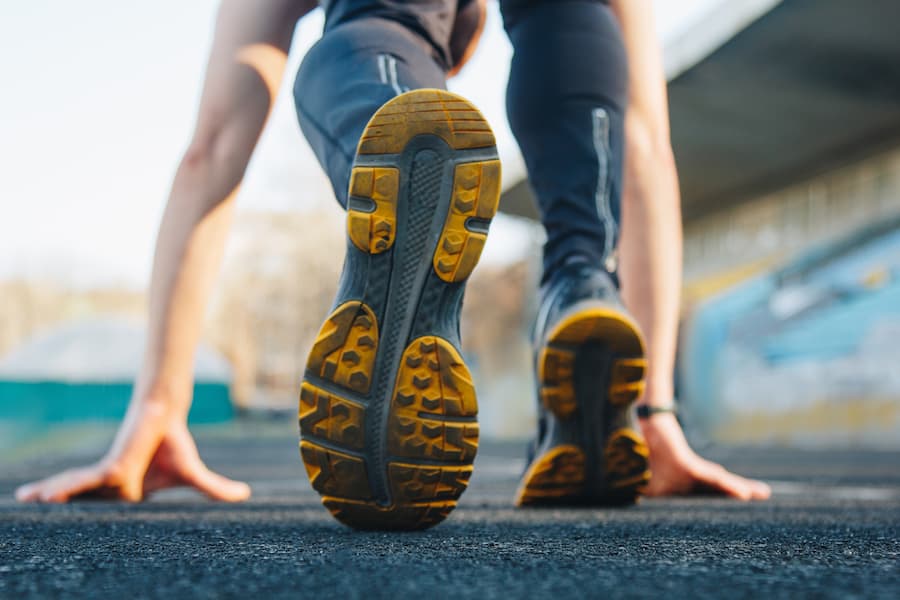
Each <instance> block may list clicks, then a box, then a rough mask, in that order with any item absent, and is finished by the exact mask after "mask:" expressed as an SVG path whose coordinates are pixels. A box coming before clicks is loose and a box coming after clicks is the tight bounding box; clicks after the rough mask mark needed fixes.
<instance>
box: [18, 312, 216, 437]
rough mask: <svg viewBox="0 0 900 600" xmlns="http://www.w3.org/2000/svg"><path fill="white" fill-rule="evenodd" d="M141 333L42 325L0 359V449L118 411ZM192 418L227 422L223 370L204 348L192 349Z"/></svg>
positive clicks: (113, 326) (110, 417)
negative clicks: (43, 327) (0, 439)
mask: <svg viewBox="0 0 900 600" xmlns="http://www.w3.org/2000/svg"><path fill="white" fill-rule="evenodd" d="M145 344H146V331H145V330H144V329H143V328H142V327H140V326H139V325H136V324H135V323H133V322H132V321H128V320H124V319H122V318H114V317H103V318H94V319H83V320H76V321H71V322H67V323H65V324H62V325H59V326H54V327H50V328H49V329H47V330H45V331H43V332H41V333H39V334H37V335H35V336H33V337H32V338H30V339H29V340H28V341H26V342H25V343H23V344H21V345H19V346H17V347H16V348H15V349H14V350H13V351H12V352H10V353H8V354H6V355H5V356H4V357H3V358H2V360H0V432H2V437H3V444H2V445H3V446H6V445H10V444H11V443H14V442H15V441H16V440H20V439H25V438H27V437H28V436H29V435H31V434H32V433H34V432H38V431H42V430H44V429H45V428H47V427H49V426H52V425H57V424H61V423H70V424H71V423H78V422H96V421H112V422H116V421H118V420H120V419H121V418H122V417H123V416H124V415H125V409H126V407H127V406H128V402H129V400H130V399H131V392H132V389H133V386H134V381H135V378H136V377H137V375H138V372H139V371H140V367H141V360H142V358H143V354H144V346H145ZM194 377H195V384H194V390H193V393H194V396H193V404H192V406H191V413H190V421H191V422H192V423H215V422H221V421H227V420H228V419H230V418H231V416H232V413H233V410H232V403H231V399H230V392H229V389H230V385H231V369H230V367H229V365H228V363H227V362H226V361H225V359H224V358H222V356H221V355H219V354H218V353H217V352H216V351H215V350H213V349H211V348H210V347H209V346H208V345H205V344H203V345H201V346H200V347H199V348H198V349H197V354H196V359H195V365H194Z"/></svg>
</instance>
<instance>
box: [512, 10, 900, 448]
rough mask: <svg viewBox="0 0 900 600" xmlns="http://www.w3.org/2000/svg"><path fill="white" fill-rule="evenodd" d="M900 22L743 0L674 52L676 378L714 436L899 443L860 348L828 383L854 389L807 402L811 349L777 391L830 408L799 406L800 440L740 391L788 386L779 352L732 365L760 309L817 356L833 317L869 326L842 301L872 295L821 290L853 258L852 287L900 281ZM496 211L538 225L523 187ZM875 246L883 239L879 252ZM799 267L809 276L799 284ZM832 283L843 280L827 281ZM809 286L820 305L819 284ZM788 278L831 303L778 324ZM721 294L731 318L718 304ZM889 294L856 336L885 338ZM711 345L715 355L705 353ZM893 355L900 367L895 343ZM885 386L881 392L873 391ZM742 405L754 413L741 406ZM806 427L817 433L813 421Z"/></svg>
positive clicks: (891, 412) (895, 316)
mask: <svg viewBox="0 0 900 600" xmlns="http://www.w3.org/2000/svg"><path fill="white" fill-rule="evenodd" d="M897 23H900V3H897V2H895V1H893V0H860V1H858V2H844V1H842V0H732V1H728V2H721V3H720V4H719V5H717V6H716V7H715V8H714V9H713V10H711V12H710V13H709V14H707V15H706V17H705V18H703V19H701V20H700V21H698V22H696V23H695V24H694V25H693V26H692V27H690V28H688V29H687V30H686V31H685V32H684V33H683V35H681V36H680V37H678V38H677V39H674V40H672V41H671V42H670V43H669V44H667V46H666V48H665V54H666V69H667V75H668V76H669V80H670V82H669V97H670V111H671V119H672V142H673V147H674V150H675V154H676V159H677V162H678V168H679V174H680V178H681V191H682V198H683V207H682V208H683V213H684V229H685V277H686V286H685V307H686V325H685V327H684V328H683V338H684V339H683V345H682V350H683V352H682V354H681V368H680V377H679V384H680V388H681V392H682V396H683V398H684V400H685V402H686V403H687V404H689V408H691V407H692V408H693V409H694V411H693V412H695V413H696V414H698V415H701V418H699V419H698V422H700V423H701V424H702V425H703V426H704V427H703V429H704V430H705V432H706V433H707V434H709V435H712V436H714V437H724V438H727V439H728V440H730V441H742V442H748V441H749V442H753V441H763V440H771V439H774V438H778V439H780V440H783V441H787V442H798V441H800V442H802V443H808V442H810V440H812V442H813V443H815V441H816V440H822V441H824V443H834V442H835V441H836V440H840V442H841V443H844V444H863V445H871V444H878V445H883V444H888V445H890V444H894V445H896V444H898V443H900V442H898V441H897V440H900V382H897V381H894V382H893V383H890V382H891V381H892V380H891V378H890V377H887V376H886V375H887V374H886V373H882V372H881V371H879V370H877V369H875V370H874V371H873V370H872V369H868V372H870V376H869V378H868V379H866V377H863V376H860V375H859V374H860V373H861V372H866V368H865V367H866V365H864V364H862V362H860V361H863V357H865V356H869V355H870V354H869V353H871V351H872V348H868V349H867V347H865V344H864V343H862V342H859V344H857V345H856V346H854V347H848V348H847V352H846V353H845V354H844V355H842V357H841V360H844V361H845V363H846V361H849V363H847V364H844V367H843V368H844V371H845V372H851V373H855V374H856V375H855V378H853V381H852V382H851V383H847V382H846V381H844V382H841V381H837V382H833V383H834V386H832V388H834V387H836V388H840V387H841V386H842V385H843V386H844V388H845V389H844V392H843V393H837V392H834V390H833V389H831V388H830V391H828V392H827V393H824V392H823V393H819V394H817V395H815V397H810V394H807V393H804V390H803V389H802V388H803V386H804V385H805V382H808V380H809V373H816V372H829V371H832V372H833V371H834V369H833V367H834V365H833V364H832V363H830V362H828V361H829V360H830V359H826V358H825V357H823V356H820V355H814V354H815V353H812V354H810V355H809V356H805V358H804V357H803V356H801V357H800V359H799V362H798V361H796V360H795V361H793V362H792V366H791V367H790V368H789V369H788V370H787V372H786V373H787V375H785V373H784V372H781V373H780V374H779V375H778V377H777V378H778V381H780V382H781V386H782V387H781V388H780V389H781V392H782V394H783V395H786V396H788V397H793V398H797V399H798V400H797V402H798V403H800V404H803V403H806V404H805V405H807V406H811V407H814V408H810V409H809V410H810V411H813V414H815V415H818V416H817V417H816V418H812V417H811V416H810V415H809V414H806V413H804V414H799V413H797V414H795V418H793V422H794V424H793V425H792V426H791V427H792V428H793V429H792V431H796V435H788V434H787V433H785V432H784V431H781V433H778V434H772V433H771V432H769V431H768V429H769V428H768V426H767V425H766V424H769V425H771V424H772V423H773V422H775V421H777V420H778V419H779V418H780V417H779V416H778V414H775V412H773V411H776V409H775V408H773V407H772V406H766V405H765V403H764V402H762V401H760V402H759V403H757V402H753V401H752V396H753V394H749V397H748V394H747V393H743V392H739V390H745V391H746V389H749V387H748V386H749V385H750V383H751V381H750V380H749V379H745V377H751V373H752V377H754V378H757V379H758V378H759V377H763V378H765V377H766V376H767V373H768V374H769V375H772V376H773V377H775V376H774V375H773V374H772V373H770V372H769V371H767V370H766V368H769V367H771V368H773V369H774V368H775V367H773V363H772V361H771V355H770V356H768V357H763V358H760V359H759V360H760V365H763V366H765V365H768V366H767V367H766V368H762V367H760V368H755V369H750V370H748V371H746V372H745V371H741V368H740V364H743V363H740V364H739V365H737V366H736V365H735V364H734V363H728V361H723V360H721V356H722V355H724V354H727V352H726V348H732V346H731V345H729V344H731V343H732V342H733V338H734V335H735V334H734V327H735V323H736V322H738V321H745V320H746V317H747V315H749V314H751V313H753V311H757V312H758V311H762V312H764V313H766V314H767V315H768V318H770V321H771V323H772V330H771V331H770V332H769V333H771V335H772V336H776V335H780V334H784V333H785V332H787V330H788V329H791V328H795V329H796V328H798V327H800V328H801V329H803V330H804V331H805V332H806V333H804V334H803V335H806V336H813V337H812V338H810V340H811V341H810V344H811V347H812V346H816V345H817V344H818V345H819V346H821V343H819V342H818V341H817V338H815V336H814V334H813V333H810V332H813V331H816V332H819V333H818V335H819V336H820V337H824V338H828V336H829V335H830V334H829V332H834V331H837V330H836V329H835V327H837V326H836V325H834V326H832V325H831V322H832V321H830V320H833V321H834V322H835V323H837V322H838V321H841V322H848V323H856V322H858V321H853V318H852V317H851V315H854V314H858V312H859V310H860V309H859V308H858V307H856V305H855V304H854V303H855V302H856V300H853V301H851V300H847V298H848V297H849V296H853V298H855V299H858V298H861V296H859V297H858V295H856V296H854V295H853V294H849V296H848V294H844V295H842V294H840V293H837V292H835V291H834V290H833V289H830V290H828V291H827V292H828V293H826V292H824V291H822V289H823V286H826V284H825V283H823V282H828V285H830V286H831V287H832V288H834V287H835V286H836V285H838V283H836V282H837V279H835V278H838V275H837V273H839V272H840V273H843V271H841V270H840V265H839V262H840V260H841V259H842V257H846V256H850V255H853V256H856V255H859V256H861V257H862V258H860V259H859V260H856V262H854V263H853V264H854V265H856V266H855V268H856V269H857V271H856V272H855V277H856V279H857V281H858V282H859V285H858V286H851V287H854V289H856V288H857V287H858V288H859V290H868V291H871V292H872V293H873V294H875V293H876V292H879V293H881V292H883V291H884V290H885V289H891V290H893V289H894V286H895V285H897V282H898V281H900V263H898V261H897V260H895V256H894V254H893V252H895V251H896V246H895V245H894V244H893V243H891V242H890V240H891V239H893V237H894V236H893V232H896V231H898V230H900V221H897V220H896V217H898V216H900V36H898V35H897V29H896V24H897ZM501 206H502V207H503V208H505V210H507V211H509V212H512V213H514V214H519V215H521V216H528V217H536V213H535V212H534V207H533V201H532V198H531V192H530V190H529V188H528V185H527V182H525V181H522V182H518V183H515V184H514V185H512V186H510V187H509V188H508V190H507V192H506V194H505V195H504V199H503V203H502V204H501ZM875 238H878V239H879V240H881V239H882V238H884V239H887V240H888V241H887V242H884V243H881V242H879V243H874V244H873V245H868V244H869V242H875V241H876V240H875ZM822 257H830V258H827V259H826V258H822ZM804 265H805V266H804ZM810 265H812V266H810ZM804 269H805V270H804ZM801 271H802V272H803V273H804V275H803V277H800V278H799V279H798V278H797V277H794V278H790V277H786V274H790V273H797V272H801ZM813 273H815V275H814V274H813ZM825 273H835V275H833V277H832V279H828V277H829V276H825V275H823V274H825ZM804 277H806V279H804ZM845 279H846V277H845ZM813 281H816V282H818V283H816V284H815V286H817V288H816V289H817V290H819V292H820V293H818V295H816V294H814V293H812V292H811V291H810V288H811V287H815V286H813V283H811V282H813ZM742 282H743V283H744V285H743V286H737V287H735V286H736V284H738V283H742ZM760 282H763V283H760ZM804 282H805V283H804ZM843 283H844V284H846V281H844V282H843ZM789 284H790V285H789ZM754 285H755V286H756V287H753V286H754ZM760 286H761V287H760ZM791 286H793V288H791V289H793V290H794V292H796V293H794V295H795V296H797V295H798V294H800V295H802V294H801V292H799V291H797V290H799V289H801V288H802V290H805V291H803V293H805V294H806V296H807V297H810V298H812V297H815V298H818V300H816V301H813V300H810V301H809V302H810V304H809V305H808V306H804V307H803V310H801V311H799V312H796V313H790V311H788V313H790V314H787V313H785V314H781V313H779V314H780V315H781V317H780V320H779V318H775V317H773V315H775V314H776V313H778V307H777V306H776V304H777V298H779V297H780V298H781V299H782V300H781V301H782V304H784V302H785V301H784V298H785V297H787V295H788V294H787V292H786V291H785V290H786V289H787V288H789V287H791ZM798 286H800V287H798ZM804 286H805V287H804ZM826 287H827V286H826ZM762 289H765V290H766V291H765V292H764V293H759V290H762ZM898 289H900V288H898ZM748 290H756V292H753V293H751V292H750V291H748ZM844 291H846V285H845V288H844ZM857 291H858V290H857ZM859 293H860V294H862V292H859ZM884 297H887V296H884ZM835 298H838V299H837V300H836V299H835ZM826 299H827V300H826ZM723 302H725V303H726V304H728V306H730V307H732V308H731V309H729V311H730V312H729V311H723V309H721V306H722V303H723ZM866 302H870V300H868V299H867V300H866ZM879 302H880V303H878V302H876V303H875V304H872V306H877V308H870V309H868V310H870V311H871V310H877V311H880V312H878V315H880V316H881V317H882V318H880V319H874V320H872V319H869V320H867V321H866V322H865V323H864V324H862V323H861V324H859V327H860V328H862V327H863V325H865V327H867V328H869V329H866V330H863V331H858V332H856V334H855V335H854V339H858V340H863V339H865V340H868V339H870V338H873V337H874V338H875V339H880V337H879V335H878V331H885V330H894V329H893V328H894V327H895V326H896V324H897V323H900V302H897V303H893V302H890V301H879ZM717 303H718V304H717ZM851 304H853V306H850V305H851ZM870 304H871V302H870ZM714 305H715V306H718V308H714ZM863 305H865V306H869V304H860V306H863ZM738 306H739V307H740V309H739V310H738V309H736V308H734V307H738ZM854 311H856V312H854ZM711 314H715V315H717V317H716V318H717V319H718V320H717V321H715V319H712V318H711V317H710V315H711ZM867 314H868V313H867ZM711 319H712V320H711ZM704 320H705V325H704V326H702V327H701V326H699V325H698V322H700V321H704ZM712 321H715V322H716V323H717V325H716V327H715V335H712V337H710V331H711V330H709V329H708V328H705V327H706V326H708V325H709V323H710V322H712ZM800 321H802V323H801V322H800ZM745 325H746V323H745ZM798 335H799V334H798ZM835 335H836V334H835ZM738 337H740V336H738ZM882 337H883V336H882ZM774 339H775V338H771V339H769V338H766V339H763V338H759V339H757V340H756V341H755V342H754V344H755V345H753V349H752V351H753V352H756V351H758V350H759V349H760V348H762V347H764V346H765V347H769V348H771V345H772V343H774V342H773V340H774ZM778 339H779V340H784V339H787V338H784V337H782V338H778ZM791 339H793V338H791ZM785 343H786V342H785ZM698 347H700V348H703V349H704V350H703V351H702V352H699V353H698V352H697V349H698ZM879 347H880V348H883V346H879ZM732 349H733V348H732ZM744 350H748V349H747V348H744ZM748 351H749V350H748ZM760 352H761V351H760ZM739 354H740V353H739ZM757 354H759V353H758V352H757ZM760 356H761V355H760ZM854 357H856V358H854ZM795 358H796V357H795ZM831 358H834V357H831ZM894 358H895V359H897V360H900V351H895V356H894ZM854 360H855V361H856V362H854ZM896 362H897V361H896V360H894V363H895V364H896ZM882 364H885V365H886V364H887V362H884V363H882ZM757 367H759V365H757ZM760 369H761V370H760ZM791 373H795V374H796V373H804V375H803V376H799V375H798V376H796V377H793V376H792V375H791ZM742 381H743V382H745V383H747V385H746V386H745V385H743V384H742V383H741V382H742ZM885 381H887V382H889V383H890V385H887V386H886V385H885ZM751 387H752V386H751ZM873 389H877V390H878V393H877V398H873V397H872V396H871V394H870V393H869V392H867V391H866V390H873ZM736 390H738V391H736ZM760 392H762V390H761V389H760ZM833 392H834V393H833ZM766 393H772V390H767V391H766ZM737 399H740V402H738V400H737ZM748 402H749V404H750V406H749V408H748V407H747V404H748ZM873 403H874V404H873ZM735 404H741V406H743V408H745V409H746V410H744V411H743V412H741V411H740V410H738V411H735V410H733V409H734V406H735ZM778 404H779V405H780V406H782V408H781V409H778V410H791V411H794V412H795V413H796V409H797V406H796V405H795V404H794V403H792V402H790V401H781V402H779V403H778ZM729 406H730V408H729ZM776 412H777V411H776ZM823 412H824V413H827V414H826V415H825V416H824V417H822V413H823ZM782 416H783V415H782ZM817 419H818V420H817ZM811 420H812V421H816V423H817V424H816V425H815V426H814V427H813V426H812V425H810V426H809V427H807V428H806V429H804V427H806V425H807V424H809V423H810V422H811ZM798 428H799V430H797V429H798ZM891 440H894V441H893V442H892V441H891Z"/></svg>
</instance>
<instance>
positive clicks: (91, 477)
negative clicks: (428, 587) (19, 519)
mask: <svg viewBox="0 0 900 600" xmlns="http://www.w3.org/2000/svg"><path fill="white" fill-rule="evenodd" d="M102 482H103V479H102V477H101V476H100V475H99V474H98V473H95V472H94V471H93V470H92V469H74V470H71V471H64V472H62V473H60V474H58V475H54V476H53V477H49V478H47V479H44V480H43V481H40V482H38V483H37V484H34V487H35V492H36V493H35V494H34V495H33V496H32V498H31V500H32V501H35V500H36V501H39V502H48V503H59V502H67V501H68V500H69V498H71V497H72V496H77V495H78V494H82V493H84V492H86V491H88V490H91V489H93V488H96V487H98V486H99V485H101V484H102Z"/></svg>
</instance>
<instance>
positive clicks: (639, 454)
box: [603, 429, 650, 496]
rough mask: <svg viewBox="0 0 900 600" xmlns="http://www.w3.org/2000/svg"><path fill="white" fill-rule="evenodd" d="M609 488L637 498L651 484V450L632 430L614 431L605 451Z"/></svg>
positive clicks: (604, 461)
mask: <svg viewBox="0 0 900 600" xmlns="http://www.w3.org/2000/svg"><path fill="white" fill-rule="evenodd" d="M603 464H604V471H605V473H606V480H607V484H608V485H609V487H611V488H613V489H615V490H621V491H624V492H626V493H628V492H629V490H631V491H632V493H633V494H634V495H635V496H636V495H637V494H638V493H639V492H640V489H641V488H643V487H644V486H645V485H647V484H648V483H649V482H650V468H649V464H650V449H649V448H648V447H647V444H646V442H644V438H642V437H641V436H640V435H639V434H638V433H637V432H636V431H633V430H631V429H619V430H617V431H614V432H613V434H612V435H610V436H609V439H608V440H607V441H606V448H604V450H603Z"/></svg>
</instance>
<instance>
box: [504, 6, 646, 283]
mask: <svg viewBox="0 0 900 600" xmlns="http://www.w3.org/2000/svg"><path fill="white" fill-rule="evenodd" d="M500 5H501V10H502V12H503V17H504V24H505V26H506V30H507V33H508V34H509V38H510V40H511V41H512V44H513V48H514V51H515V54H514V56H513V60H512V65H511V69H510V76H509V87H508V89H507V111H508V113H509V120H510V125H511V126H512V130H513V133H514V134H515V136H516V139H517V140H518V142H519V146H520V147H521V149H522V153H523V155H524V157H525V163H526V165H527V167H528V175H529V178H530V179H531V184H532V186H533V188H534V191H535V195H536V196H537V200H538V204H539V208H540V212H541V217H542V220H543V223H544V227H545V228H546V230H547V243H546V246H545V249H544V268H545V278H546V276H547V275H548V274H549V273H551V272H552V270H553V268H554V267H555V266H557V265H559V264H561V263H562V261H563V260H565V258H566V257H567V256H569V255H571V254H572V253H580V254H582V255H584V256H585V257H586V258H587V259H588V260H589V261H590V262H592V263H594V264H598V265H603V264H609V265H610V266H612V262H613V261H611V260H610V259H611V258H612V257H613V252H614V248H615V245H616V238H617V230H618V221H619V198H620V193H621V179H622V162H623V160H622V148H623V137H624V136H623V131H624V110H625V105H626V101H627V82H628V73H627V64H626V59H625V51H624V47H623V45H622V40H621V35H620V31H619V28H618V25H617V23H616V20H615V17H614V16H613V14H612V12H611V11H610V10H609V8H608V7H607V6H606V4H604V3H602V2H600V1H598V0H552V1H551V0H501V4H500Z"/></svg>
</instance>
